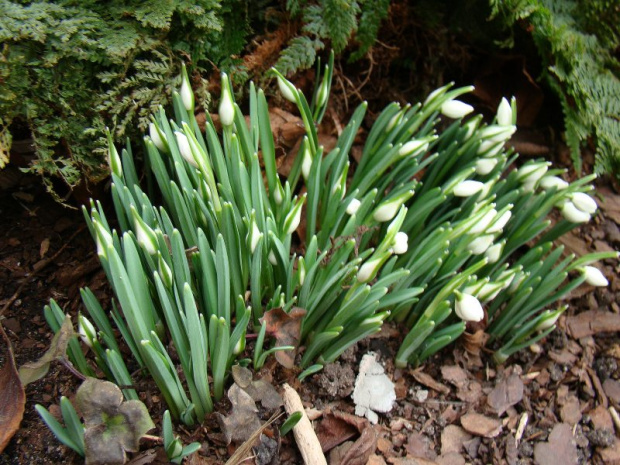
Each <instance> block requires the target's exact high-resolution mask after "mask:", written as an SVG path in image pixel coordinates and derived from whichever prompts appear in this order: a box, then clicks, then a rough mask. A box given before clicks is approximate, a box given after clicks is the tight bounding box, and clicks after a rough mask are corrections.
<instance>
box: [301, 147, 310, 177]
mask: <svg viewBox="0 0 620 465" xmlns="http://www.w3.org/2000/svg"><path fill="white" fill-rule="evenodd" d="M303 157H304V158H303V160H302V161H301V174H302V175H303V176H304V179H306V180H307V179H308V176H310V170H311V169H312V155H311V154H310V149H309V148H308V145H307V144H306V148H305V149H304V154H303Z"/></svg>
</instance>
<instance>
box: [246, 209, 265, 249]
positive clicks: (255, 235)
mask: <svg viewBox="0 0 620 465" xmlns="http://www.w3.org/2000/svg"><path fill="white" fill-rule="evenodd" d="M261 237H263V234H262V233H261V232H260V229H258V225H257V224H256V220H255V219H254V217H252V225H251V227H250V231H248V243H249V245H250V252H251V253H254V250H256V246H257V245H258V241H259V240H260V238H261Z"/></svg>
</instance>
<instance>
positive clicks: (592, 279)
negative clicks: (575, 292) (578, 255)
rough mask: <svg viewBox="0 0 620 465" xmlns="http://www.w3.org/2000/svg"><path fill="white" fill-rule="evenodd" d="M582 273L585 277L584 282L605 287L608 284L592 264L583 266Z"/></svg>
mask: <svg viewBox="0 0 620 465" xmlns="http://www.w3.org/2000/svg"><path fill="white" fill-rule="evenodd" d="M583 274H584V276H585V277H586V283H588V284H589V285H591V286H597V287H605V286H607V285H608V284H609V281H607V278H606V277H605V275H604V274H603V273H602V272H601V270H599V269H598V268H595V267H593V266H584V267H583Z"/></svg>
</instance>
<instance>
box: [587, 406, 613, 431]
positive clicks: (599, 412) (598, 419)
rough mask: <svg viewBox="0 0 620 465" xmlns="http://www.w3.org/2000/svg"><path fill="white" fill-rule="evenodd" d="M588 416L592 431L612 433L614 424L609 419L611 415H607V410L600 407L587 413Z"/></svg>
mask: <svg viewBox="0 0 620 465" xmlns="http://www.w3.org/2000/svg"><path fill="white" fill-rule="evenodd" d="M588 416H589V417H590V421H591V422H592V426H594V429H606V430H609V431H613V429H614V423H613V421H612V419H611V414H610V413H609V410H607V409H606V408H605V407H603V406H602V405H599V406H597V407H596V408H594V409H592V410H590V411H589V412H588Z"/></svg>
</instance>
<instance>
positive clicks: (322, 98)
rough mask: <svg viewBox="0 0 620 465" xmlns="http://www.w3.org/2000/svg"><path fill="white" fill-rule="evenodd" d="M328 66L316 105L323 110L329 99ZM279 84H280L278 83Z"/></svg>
mask: <svg viewBox="0 0 620 465" xmlns="http://www.w3.org/2000/svg"><path fill="white" fill-rule="evenodd" d="M327 69H328V67H327V65H325V73H324V74H323V80H322V81H321V87H319V92H318V94H317V96H316V105H317V107H318V108H322V107H323V106H325V104H326V103H327V98H328V97H329V73H328V72H327ZM278 84H279V83H278Z"/></svg>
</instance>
